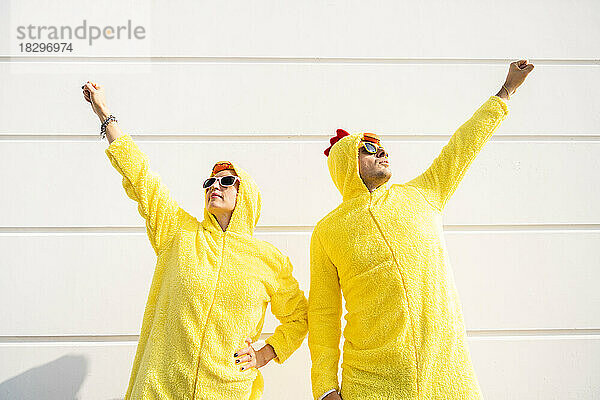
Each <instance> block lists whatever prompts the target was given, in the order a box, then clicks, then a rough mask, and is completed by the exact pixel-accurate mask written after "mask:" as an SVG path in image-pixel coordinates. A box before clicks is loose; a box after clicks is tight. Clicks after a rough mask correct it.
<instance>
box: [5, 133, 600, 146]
mask: <svg viewBox="0 0 600 400" xmlns="http://www.w3.org/2000/svg"><path fill="white" fill-rule="evenodd" d="M130 135H131V137H132V138H134V139H135V140H137V141H143V142H178V143H188V142H263V141H266V142H318V143H321V142H326V141H328V140H329V138H330V137H331V135H329V134H320V133H307V134H293V133H271V134H258V133H257V134H254V133H245V134H244V133H242V134H240V133H220V134H214V133H211V134H205V133H189V134H176V135H173V134H161V133H155V134H135V133H130ZM380 136H381V137H382V138H384V139H385V141H386V142H390V141H391V142H393V141H398V142H437V141H443V142H446V141H448V140H449V139H450V137H451V136H452V133H448V134H428V133H424V134H411V133H405V134H403V133H400V134H398V133H392V134H385V133H380ZM0 141H5V142H40V141H49V142H50V141H52V142H54V141H59V142H66V141H69V142H73V141H75V142H104V140H102V141H101V140H100V139H99V135H98V133H96V132H94V133H88V134H86V133H83V134H70V133H41V134H40V133H27V132H26V133H0ZM490 141H492V142H597V141H600V134H597V135H596V134H570V135H565V134H553V133H540V134H497V135H494V136H492V137H491V138H490ZM106 144H108V143H106Z"/></svg>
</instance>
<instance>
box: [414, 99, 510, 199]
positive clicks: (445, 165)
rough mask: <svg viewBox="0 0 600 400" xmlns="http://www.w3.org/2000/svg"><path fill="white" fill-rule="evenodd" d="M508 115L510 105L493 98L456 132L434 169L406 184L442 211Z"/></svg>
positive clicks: (438, 158)
mask: <svg viewBox="0 0 600 400" xmlns="http://www.w3.org/2000/svg"><path fill="white" fill-rule="evenodd" d="M508 114H509V109H508V106H507V104H506V102H504V100H502V99H501V98H500V97H498V96H490V98H489V99H488V100H487V101H486V102H485V103H483V105H482V106H481V107H479V109H478V110H477V111H475V113H474V114H473V116H471V118H470V119H469V120H468V121H467V122H465V123H464V124H462V125H461V126H460V127H459V128H458V130H456V132H455V133H454V134H453V135H452V137H451V138H450V141H449V142H448V143H447V144H446V145H445V146H444V148H443V149H442V151H441V153H440V154H439V156H438V157H437V158H436V159H435V160H434V161H433V163H432V164H431V165H430V167H429V168H428V169H427V170H426V171H425V172H423V173H422V174H421V175H419V176H417V177H416V178H414V179H413V180H411V181H410V182H407V183H406V184H407V185H410V186H414V187H416V188H417V189H420V191H421V193H423V195H424V196H425V198H426V199H427V200H428V201H429V202H430V203H431V204H432V205H433V206H434V207H436V208H437V209H438V210H440V211H441V210H442V209H443V208H444V207H445V205H446V202H447V201H448V199H449V198H450V196H452V194H453V193H454V191H455V190H456V188H457V186H458V184H459V183H460V181H461V180H462V178H463V176H464V174H465V173H466V171H467V169H468V168H469V166H470V165H471V163H472V162H473V160H474V159H475V157H477V154H479V152H480V151H481V149H482V148H483V146H484V145H485V143H486V142H487V141H488V140H489V138H490V137H491V136H492V134H493V133H494V131H495V130H496V128H498V126H499V125H500V123H501V122H502V121H503V120H504V119H505V118H506V117H507V116H508Z"/></svg>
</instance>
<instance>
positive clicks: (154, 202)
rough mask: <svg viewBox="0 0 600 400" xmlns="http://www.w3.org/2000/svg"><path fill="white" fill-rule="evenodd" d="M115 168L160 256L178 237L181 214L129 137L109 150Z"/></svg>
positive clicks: (119, 141)
mask: <svg viewBox="0 0 600 400" xmlns="http://www.w3.org/2000/svg"><path fill="white" fill-rule="evenodd" d="M105 153H106V155H107V156H108V158H109V160H110V162H111V164H112V165H113V166H114V167H115V169H116V170H117V171H118V172H119V173H120V174H121V175H122V176H123V187H124V188H125V192H126V194H127V196H128V197H129V198H131V199H133V200H135V201H136V202H137V203H138V212H139V213H140V215H141V216H142V217H144V219H145V220H146V232H147V234H148V238H149V239H150V243H151V244H152V248H153V249H154V252H155V253H156V254H157V255H158V253H159V251H160V250H163V249H165V248H166V247H167V246H168V245H169V244H170V242H171V239H173V237H174V236H175V234H176V232H177V230H178V225H179V218H180V215H181V212H182V211H183V210H181V209H180V207H179V206H178V205H177V203H176V202H175V200H173V199H172V198H171V196H170V194H169V190H168V189H167V188H166V186H165V185H164V184H163V183H162V182H161V179H160V177H159V176H158V175H156V174H155V173H153V172H152V171H151V170H150V167H149V162H148V157H147V156H146V154H144V153H143V152H142V151H141V150H140V149H139V147H138V146H137V144H136V143H135V142H134V141H133V139H132V138H131V136H130V135H129V134H124V135H122V136H119V137H118V138H116V139H115V140H113V141H112V142H111V144H110V145H109V146H108V148H107V149H106V150H105Z"/></svg>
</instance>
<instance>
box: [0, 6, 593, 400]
mask: <svg viewBox="0 0 600 400" xmlns="http://www.w3.org/2000/svg"><path fill="white" fill-rule="evenodd" d="M121 3H122V2H121ZM121 3H114V4H112V3H110V2H109V3H108V4H109V5H110V7H107V6H106V4H107V2H102V4H99V5H95V6H93V5H85V4H82V2H73V3H72V4H71V8H61V9H58V8H53V7H52V8H50V6H49V8H47V9H43V8H41V7H40V6H39V5H35V4H36V3H34V2H29V3H27V4H18V3H17V2H2V3H0V12H1V14H2V16H0V21H1V22H2V23H1V24H0V26H2V28H0V29H3V30H4V31H2V32H1V33H2V39H0V50H1V54H2V56H0V88H1V95H0V118H1V119H0V177H1V182H2V186H1V188H2V189H1V190H2V195H1V196H0V210H2V211H1V212H0V254H2V257H1V261H0V263H1V265H0V304H1V305H2V306H1V307H0V360H2V361H0V398H4V397H7V398H15V399H21V398H48V399H67V398H76V397H77V398H81V399H117V398H122V397H123V396H124V393H125V390H126V386H127V382H128V379H129V372H130V368H131V363H132V360H133V355H134V352H135V346H136V343H137V342H136V341H137V335H138V334H139V328H140V323H141V319H142V313H143V309H144V304H145V301H146V298H147V290H148V287H149V284H150V279H151V276H152V269H153V266H154V263H155V257H154V253H153V252H152V249H151V247H150V244H149V243H148V241H147V239H146V236H145V231H144V228H143V226H144V225H143V221H142V220H141V218H140V216H139V214H138V213H137V211H136V205H135V203H134V202H133V201H132V200H130V199H128V198H127V197H126V195H125V193H124V191H123V188H122V186H121V181H120V178H119V175H118V174H117V173H116V171H115V170H114V169H113V168H112V166H111V165H110V163H109V161H108V159H107V157H106V155H105V154H104V149H105V148H106V147H107V143H106V141H104V142H101V141H99V140H98V139H97V136H98V134H97V132H98V128H99V123H98V119H97V117H96V116H95V115H93V114H92V112H91V110H90V109H89V106H88V104H87V103H85V102H84V101H83V99H82V96H81V89H80V86H81V84H82V82H85V81H86V80H93V81H96V82H99V83H101V84H102V85H104V86H105V88H106V92H107V97H108V99H109V104H110V107H111V110H112V111H113V113H114V114H115V115H116V116H117V118H119V124H120V126H121V128H122V129H123V130H124V131H126V132H128V133H130V134H131V135H132V136H133V138H134V140H136V142H137V143H138V144H139V146H140V147H141V148H142V150H143V151H145V152H146V153H147V154H148V156H149V158H150V160H151V166H152V168H153V170H154V171H156V172H158V173H159V174H160V175H161V177H162V178H163V180H164V181H165V182H166V184H167V185H168V186H169V188H170V190H171V192H172V194H173V195H174V197H175V198H176V199H177V200H178V201H179V203H180V204H181V205H182V206H183V207H184V208H186V209H187V210H188V211H190V212H191V213H192V214H194V215H196V216H198V217H201V215H202V214H201V213H202V190H201V186H200V185H201V181H202V179H203V177H204V176H205V174H206V173H207V171H208V170H209V168H210V166H212V164H213V163H214V161H216V160H219V159H227V158H229V159H233V160H237V161H238V162H239V163H240V164H242V165H243V166H244V167H246V169H247V170H248V171H249V172H250V173H251V174H252V175H253V176H254V177H255V179H256V180H257V182H258V184H259V185H260V187H261V190H262V194H263V200H264V202H263V213H262V219H261V222H260V227H259V229H258V232H257V236H259V237H261V238H263V239H266V240H269V241H271V242H273V243H274V244H276V245H277V246H278V247H279V248H281V249H282V250H283V251H285V252H287V253H288V254H289V255H290V257H291V258H292V261H293V262H294V265H295V275H296V277H297V278H298V279H299V281H300V283H301V286H302V288H303V289H304V290H305V292H306V293H308V284H309V273H308V242H309V238H310V232H311V230H312V227H313V226H314V224H315V222H316V221H318V220H319V219H320V218H321V217H322V216H323V215H324V214H325V213H327V212H328V210H330V209H332V208H333V207H334V206H335V205H336V204H337V203H338V202H339V195H338V194H337V191H336V190H335V188H334V186H333V185H332V183H331V182H330V179H329V175H328V172H327V170H326V163H325V161H326V160H325V157H324V156H323V154H322V151H323V149H324V148H325V147H327V145H328V142H327V140H328V138H329V137H330V136H331V135H333V134H334V133H335V129H336V128H344V129H346V130H348V131H350V132H357V131H370V132H377V133H378V134H380V135H381V136H382V137H383V140H384V141H385V142H386V143H387V145H388V147H389V149H390V152H391V161H392V167H393V170H394V174H395V175H394V178H393V181H394V182H403V181H405V180H408V179H410V178H412V177H414V176H416V175H417V174H418V173H419V172H420V171H422V170H423V169H424V168H425V167H426V166H428V165H429V163H430V162H431V160H432V159H433V157H435V156H436V155H437V153H438V152H439V151H440V149H441V148H442V146H443V145H444V144H445V143H446V141H447V140H448V139H449V137H450V135H451V134H452V133H453V132H454V131H455V129H456V128H457V127H458V126H460V125H461V124H462V123H463V122H464V121H465V120H466V119H468V118H469V117H470V116H471V115H472V113H473V112H474V111H475V110H476V109H477V108H478V107H479V106H480V105H481V104H482V103H483V102H484V101H485V100H486V99H487V98H488V97H489V96H490V95H493V94H495V93H496V92H497V91H498V89H499V88H500V86H501V84H502V83H503V82H504V79H505V76H506V73H507V71H508V64H509V62H510V61H513V60H516V59H519V58H527V59H529V60H530V62H532V63H533V64H534V65H535V67H536V68H535V70H534V71H533V72H532V74H531V75H530V76H529V78H528V79H527V81H526V82H525V84H524V85H523V86H522V87H521V88H519V90H518V91H517V93H516V94H515V95H514V97H513V98H512V99H511V100H510V102H509V107H510V115H509V117H508V119H507V120H506V121H504V123H503V124H502V125H501V126H500V127H499V129H498V130H497V131H496V134H495V135H494V137H493V138H492V140H491V141H490V142H489V143H488V144H487V145H486V147H485V148H484V150H483V151H482V152H481V154H480V156H479V157H478V158H477V160H476V161H475V162H474V163H473V165H472V166H471V169H470V170H469V172H468V173H467V175H466V176H465V179H464V180H463V182H462V184H461V186H460V187H459V188H458V190H457V192H456V193H455V195H454V197H453V198H452V199H451V200H450V203H449V204H448V207H447V213H446V218H445V223H446V239H447V243H448V247H449V251H450V256H451V261H452V265H453V268H454V274H455V278H456V283H457V285H458V289H459V293H460V295H461V300H462V302H463V308H464V312H465V322H466V324H467V329H468V334H469V343H470V348H471V353H472V356H473V361H474V363H475V368H476V372H477V375H478V377H479V380H480V384H481V386H482V389H483V391H484V394H485V397H486V399H490V400H499V399H514V398H519V399H566V398H569V399H594V398H599V397H600V312H599V311H598V310H599V309H600V293H599V292H598V291H597V286H598V282H600V269H599V266H600V265H599V264H600V263H599V255H598V249H599V248H600V206H599V204H600V188H599V186H598V184H597V176H598V168H600V157H599V156H600V141H599V140H600V129H599V128H600V112H598V110H599V109H600V97H599V96H598V93H599V92H600V76H599V72H600V57H599V55H600V41H599V40H598V38H600V26H599V25H598V24H597V15H598V14H599V13H600V3H599V2H597V1H592V0H589V1H580V2H577V3H574V2H563V1H545V2H542V1H528V2H520V1H514V0H511V1H504V2H502V3H496V2H491V1H469V2H461V3H460V4H458V3H457V2H449V3H448V4H445V5H444V4H440V3H441V2H437V1H428V2H420V3H416V2H405V3H401V2H398V1H392V0H389V1H380V2H369V3H367V2H358V1H345V2H342V1H340V2H335V1H328V2H317V1H305V2H295V3H293V4H292V3H291V2H274V1H273V2H269V1H256V2H241V1H240V2H232V3H224V2H219V3H217V2H213V3H202V4H201V3H200V2H186V3H185V4H181V5H176V4H173V3H169V4H167V3H166V2H163V3H160V4H159V3H154V2H152V3H150V2H148V4H141V3H126V4H125V5H123V4H121ZM132 4H133V5H132ZM34 5H35V6H34ZM98 7H100V8H98ZM111 7H113V8H111ZM107 9H109V10H112V11H117V12H110V11H107ZM66 10H69V11H66ZM119 12H122V14H120V13H119ZM34 15H35V16H36V18H33V16H34ZM119 15H123V16H124V17H121V18H119ZM128 15H129V16H132V15H133V17H134V19H135V17H136V16H139V19H140V20H142V21H144V23H145V25H146V27H147V33H148V40H147V41H146V42H144V43H143V44H140V45H139V46H136V45H134V44H129V45H121V46H120V47H119V46H116V45H115V46H113V47H111V45H110V44H107V43H104V44H101V43H98V44H97V47H95V48H85V47H81V48H80V49H79V52H78V53H77V54H71V55H54V56H50V57H48V56H47V55H37V56H35V57H33V58H31V54H27V55H21V54H19V53H18V51H16V47H15V46H14V43H13V42H11V41H10V40H7V39H6V38H8V37H10V36H11V35H12V36H14V32H13V30H14V26H15V25H19V24H24V23H30V22H31V23H38V24H42V23H48V24H49V23H52V24H57V25H59V24H66V23H69V24H72V25H75V24H78V23H80V22H81V19H82V18H83V17H86V18H87V19H88V22H90V23H92V22H95V23H96V24H98V25H100V24H107V22H108V19H111V20H112V21H110V22H113V21H116V22H119V23H120V22H122V21H123V20H126V19H127V16H128ZM42 16H43V17H42ZM28 17H30V18H28ZM9 29H10V31H9ZM149 56H152V58H150V57H149ZM284 177H285V179H286V181H285V182H286V183H285V185H284V187H283V189H282V188H281V187H280V186H278V185H275V184H273V182H275V181H278V180H280V179H283V178H284ZM315 189H316V191H315ZM274 326H275V321H274V320H273V318H269V320H268V321H267V323H266V326H265V331H264V332H263V337H267V336H268V335H269V333H270V332H272V330H273V328H274ZM272 364H273V365H269V366H267V367H266V369H265V379H266V391H265V396H264V398H265V399H276V398H285V399H306V398H309V396H310V381H309V370H310V357H309V354H308V349H307V346H306V343H305V344H304V345H303V347H302V348H301V349H300V350H299V351H298V352H296V353H295V354H294V355H293V356H292V357H291V358H290V360H289V362H287V363H286V364H284V366H279V365H276V364H274V363H272ZM76 393H77V394H76Z"/></svg>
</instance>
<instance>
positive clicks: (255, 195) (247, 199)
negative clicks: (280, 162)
mask: <svg viewBox="0 0 600 400" xmlns="http://www.w3.org/2000/svg"><path fill="white" fill-rule="evenodd" d="M231 164H232V165H233V169H234V171H235V173H236V174H237V175H238V176H239V177H240V188H239V190H238V193H237V199H236V202H235V208H234V210H233V214H232V215H231V221H229V225H228V226H227V231H228V232H237V233H244V234H247V235H250V236H252V234H253V232H254V228H255V227H256V224H258V219H259V218H260V207H261V198H260V191H259V190H258V185H257V184H256V182H255V181H254V179H252V177H251V176H250V174H248V173H247V172H246V171H245V170H244V169H242V168H241V167H240V166H238V165H237V163H234V162H231ZM203 225H204V226H206V227H207V228H208V229H211V230H216V231H219V232H221V231H222V229H221V227H220V226H219V223H218V222H217V219H216V218H215V216H214V215H212V214H211V213H210V212H208V210H207V209H206V207H205V208H204V221H203Z"/></svg>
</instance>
